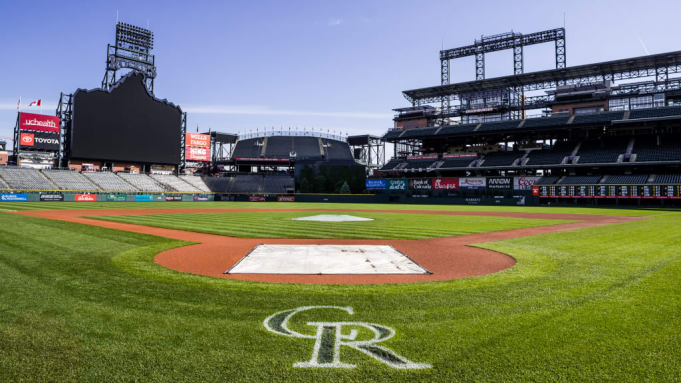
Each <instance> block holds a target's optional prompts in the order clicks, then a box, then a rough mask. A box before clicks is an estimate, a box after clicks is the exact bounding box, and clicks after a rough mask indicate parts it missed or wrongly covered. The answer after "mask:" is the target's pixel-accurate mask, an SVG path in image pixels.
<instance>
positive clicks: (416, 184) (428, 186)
mask: <svg viewBox="0 0 681 383" xmlns="http://www.w3.org/2000/svg"><path fill="white" fill-rule="evenodd" d="M409 189H412V190H432V189H433V183H432V179H431V178H417V179H413V180H409Z"/></svg>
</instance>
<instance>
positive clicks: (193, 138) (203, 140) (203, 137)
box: [185, 133, 210, 148]
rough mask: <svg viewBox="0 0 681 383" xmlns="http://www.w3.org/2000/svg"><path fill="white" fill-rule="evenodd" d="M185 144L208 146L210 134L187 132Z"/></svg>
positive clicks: (200, 146)
mask: <svg viewBox="0 0 681 383" xmlns="http://www.w3.org/2000/svg"><path fill="white" fill-rule="evenodd" d="M185 144H186V146H196V147H198V148H210V136H209V135H207V134H199V133H187V140H186V142H185Z"/></svg>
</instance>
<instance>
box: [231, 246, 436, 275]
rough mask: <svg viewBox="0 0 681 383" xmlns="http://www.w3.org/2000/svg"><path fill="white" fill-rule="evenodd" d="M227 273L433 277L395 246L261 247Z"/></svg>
mask: <svg viewBox="0 0 681 383" xmlns="http://www.w3.org/2000/svg"><path fill="white" fill-rule="evenodd" d="M225 274H430V272H429V271H428V270H426V269H424V268H422V267H421V266H419V265H418V264H416V262H414V261H412V260H411V259H409V257H407V256H406V255H404V254H402V253H400V252H399V251H397V250H395V248H393V247H392V246H383V245H258V246H257V247H256V248H255V249H253V251H251V252H250V253H249V254H248V255H246V256H245V257H244V258H242V259H241V261H239V263H237V264H236V265H234V267H232V268H231V269H229V270H227V271H226V272H225Z"/></svg>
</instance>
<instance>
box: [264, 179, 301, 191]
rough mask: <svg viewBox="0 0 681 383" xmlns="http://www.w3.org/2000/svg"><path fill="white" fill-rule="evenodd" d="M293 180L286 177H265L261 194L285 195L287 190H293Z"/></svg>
mask: <svg viewBox="0 0 681 383" xmlns="http://www.w3.org/2000/svg"><path fill="white" fill-rule="evenodd" d="M293 188H294V183H293V178H292V177H291V176H288V175H268V176H265V184H264V186H263V193H286V191H287V189H293Z"/></svg>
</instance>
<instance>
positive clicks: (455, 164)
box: [439, 157, 477, 169]
mask: <svg viewBox="0 0 681 383" xmlns="http://www.w3.org/2000/svg"><path fill="white" fill-rule="evenodd" d="M475 160H477V157H455V158H443V163H442V165H441V166H440V167H439V169H442V168H465V167H468V166H469V165H470V164H471V162H473V161H475Z"/></svg>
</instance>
